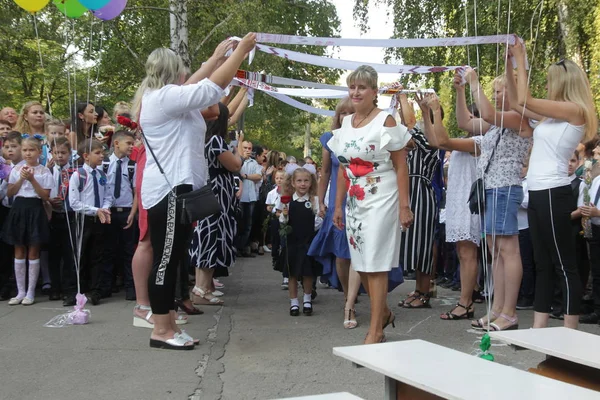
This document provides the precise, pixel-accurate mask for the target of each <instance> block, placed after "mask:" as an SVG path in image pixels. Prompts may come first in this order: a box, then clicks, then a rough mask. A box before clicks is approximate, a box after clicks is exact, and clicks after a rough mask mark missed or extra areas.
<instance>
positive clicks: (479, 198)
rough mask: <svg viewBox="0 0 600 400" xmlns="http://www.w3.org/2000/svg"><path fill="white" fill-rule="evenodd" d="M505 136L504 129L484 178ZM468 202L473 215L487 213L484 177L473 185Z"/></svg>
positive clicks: (484, 172)
mask: <svg viewBox="0 0 600 400" xmlns="http://www.w3.org/2000/svg"><path fill="white" fill-rule="evenodd" d="M503 134H504V129H502V132H500V134H499V135H498V140H496V146H494V149H493V150H492V155H491V156H490V159H489V160H488V163H487V166H486V167H485V171H483V176H485V174H487V172H488V170H489V169H490V165H491V164H492V158H494V155H495V154H496V147H498V143H500V139H501V138H502V135H503ZM467 202H468V203H469V210H470V211H471V214H475V215H478V214H479V213H481V214H484V213H485V185H484V183H483V177H481V178H479V179H477V180H476V181H475V182H473V184H472V185H471V192H470V193H469V200H468V201H467Z"/></svg>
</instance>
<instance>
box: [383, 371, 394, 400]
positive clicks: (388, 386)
mask: <svg viewBox="0 0 600 400" xmlns="http://www.w3.org/2000/svg"><path fill="white" fill-rule="evenodd" d="M396 393H397V391H396V380H395V379H392V378H390V377H389V376H386V377H385V397H384V399H385V400H396V399H397V394H396Z"/></svg>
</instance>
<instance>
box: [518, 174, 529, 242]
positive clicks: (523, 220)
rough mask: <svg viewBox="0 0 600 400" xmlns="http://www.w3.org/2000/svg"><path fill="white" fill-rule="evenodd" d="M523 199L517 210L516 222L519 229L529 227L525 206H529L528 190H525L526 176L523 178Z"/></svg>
mask: <svg viewBox="0 0 600 400" xmlns="http://www.w3.org/2000/svg"><path fill="white" fill-rule="evenodd" d="M522 186H523V201H522V202H521V207H519V210H518V211H517V223H518V226H519V230H520V231H522V230H523V229H529V220H528V219H527V208H528V207H529V191H528V190H527V178H523V183H522Z"/></svg>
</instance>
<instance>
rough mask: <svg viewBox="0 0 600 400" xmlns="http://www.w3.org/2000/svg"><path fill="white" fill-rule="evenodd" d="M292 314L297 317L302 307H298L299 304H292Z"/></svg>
mask: <svg viewBox="0 0 600 400" xmlns="http://www.w3.org/2000/svg"><path fill="white" fill-rule="evenodd" d="M290 315H291V316H292V317H297V316H298V315H300V307H298V306H291V307H290Z"/></svg>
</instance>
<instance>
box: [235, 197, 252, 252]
mask: <svg viewBox="0 0 600 400" xmlns="http://www.w3.org/2000/svg"><path fill="white" fill-rule="evenodd" d="M255 205H256V202H255V201H251V202H249V203H240V206H241V208H242V221H241V226H240V229H239V234H238V243H237V248H238V250H239V251H243V250H244V247H246V246H248V241H249V240H250V232H252V216H253V214H254V206H255Z"/></svg>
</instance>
